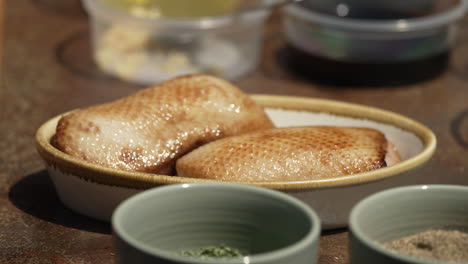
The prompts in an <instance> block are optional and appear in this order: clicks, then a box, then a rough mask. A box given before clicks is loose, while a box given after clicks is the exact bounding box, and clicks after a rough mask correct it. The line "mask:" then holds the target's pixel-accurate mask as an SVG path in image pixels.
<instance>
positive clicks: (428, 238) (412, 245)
mask: <svg viewBox="0 0 468 264" xmlns="http://www.w3.org/2000/svg"><path fill="white" fill-rule="evenodd" d="M382 245H383V246H384V247H385V248H387V249H390V250H393V251H397V252H398V253H401V254H406V255H410V256H413V257H418V258H425V259H431V260H440V261H448V262H468V233H465V232H460V231H456V230H427V231H424V232H420V233H416V234H414V235H410V236H406V237H402V238H400V239H396V240H393V241H390V242H386V243H383V244H382Z"/></svg>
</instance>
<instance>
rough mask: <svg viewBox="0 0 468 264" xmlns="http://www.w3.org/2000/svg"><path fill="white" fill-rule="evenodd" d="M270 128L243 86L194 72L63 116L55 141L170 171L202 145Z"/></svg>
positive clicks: (113, 161) (88, 156) (118, 161)
mask: <svg viewBox="0 0 468 264" xmlns="http://www.w3.org/2000/svg"><path fill="white" fill-rule="evenodd" d="M271 127H273V124H272V122H271V121H270V119H269V118H268V117H267V115H266V114H265V112H264V111H263V109H262V108H261V107H260V106H258V105H256V104H255V103H254V102H253V101H252V100H251V99H250V98H249V97H248V96H247V95H246V94H244V93H243V92H242V91H241V90H240V89H238V88H236V87H235V86H233V85H232V84H230V83H228V82H226V81H223V80H221V79H218V78H214V77H211V76H207V75H190V76H184V77H179V78H175V79H173V80H170V81H167V82H164V83H162V84H160V85H157V86H154V87H150V88H147V89H144V90H142V91H140V92H138V93H136V94H134V95H132V96H128V97H126V98H123V99H120V100H117V101H115V102H111V103H108V104H102V105H97V106H92V107H89V108H85V109H82V110H77V111H74V112H72V113H71V114H68V115H66V116H64V117H63V118H61V119H60V121H59V123H58V125H57V130H56V135H55V137H54V144H55V146H56V147H57V148H58V149H60V150H62V151H64V152H66V153H68V154H70V155H72V156H75V157H79V158H81V159H84V160H87V161H90V162H94V163H97V164H101V165H103V166H108V167H112V168H118V169H123V170H128V171H143V172H151V173H159V174H169V175H170V174H173V173H174V164H175V160H176V159H177V158H179V157H180V156H181V155H183V154H185V153H187V152H189V151H190V150H192V149H194V148H195V147H197V146H199V145H202V144H205V143H207V142H210V141H213V140H215V139H219V138H222V137H226V136H232V135H236V134H239V133H243V132H247V131H252V130H257V129H265V128H271Z"/></svg>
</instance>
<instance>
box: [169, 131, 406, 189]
mask: <svg viewBox="0 0 468 264" xmlns="http://www.w3.org/2000/svg"><path fill="white" fill-rule="evenodd" d="M388 150H389V151H392V157H393V158H394V159H396V157H398V154H397V153H393V152H394V149H389V148H388V142H387V140H386V138H385V136H384V135H383V134H382V133H381V132H379V131H377V130H374V129H370V128H354V127H333V126H317V127H287V128H273V129H267V130H262V131H255V132H251V133H248V134H244V135H239V136H233V137H229V138H224V139H220V140H217V141H214V142H211V143H209V144H206V145H204V146H201V147H199V148H197V149H195V150H194V151H192V152H190V153H189V154H187V155H185V156H183V157H182V158H180V159H179V160H178V161H177V164H176V169H177V175H178V176H183V177H192V178H205V179H214V180H223V181H248V182H269V181H300V180H312V179H327V178H333V177H338V176H344V175H350V174H355V173H359V172H365V171H370V170H374V169H378V168H381V167H385V166H387V164H386V162H385V158H386V155H387V152H388Z"/></svg>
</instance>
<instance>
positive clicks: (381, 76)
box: [278, 0, 459, 86]
mask: <svg viewBox="0 0 468 264" xmlns="http://www.w3.org/2000/svg"><path fill="white" fill-rule="evenodd" d="M331 2H334V1H332V0H331ZM343 2H344V3H346V1H340V3H339V5H343ZM377 2H379V1H376V2H375V3H374V4H372V3H369V4H368V6H366V7H362V6H361V7H360V8H355V9H353V8H352V7H349V6H346V5H344V6H342V7H341V8H342V9H343V8H344V11H343V10H341V12H342V13H340V11H339V10H340V8H339V7H338V6H334V5H333V3H330V2H328V3H327V4H326V5H327V6H321V7H317V6H316V4H315V3H316V2H315V1H304V2H302V3H301V4H300V5H301V6H302V7H304V8H306V9H312V10H314V11H316V12H317V11H318V12H320V13H322V14H325V15H329V16H334V17H345V18H349V19H360V20H374V21H375V20H379V21H382V20H393V21H396V20H399V19H412V18H420V17H423V16H427V15H430V14H434V13H440V12H444V11H447V10H448V9H450V8H452V7H453V6H454V5H456V3H458V2H459V1H458V0H444V1H437V0H434V1H432V2H433V3H432V4H430V5H427V6H424V7H421V6H419V7H418V8H415V7H413V8H408V6H406V7H405V8H404V9H400V8H394V9H392V8H381V7H379V5H378V3H377ZM430 2H431V1H428V3H430ZM322 3H323V1H322ZM337 3H338V2H337ZM401 6H402V5H401V4H400V7H401ZM403 6H404V5H403ZM343 12H344V13H343ZM278 55H279V57H278V59H279V62H280V64H281V65H282V66H284V67H285V68H286V69H287V70H289V71H291V72H292V73H295V74H297V75H299V76H300V77H303V78H305V79H308V80H313V81H317V82H320V83H325V84H330V85H339V86H389V85H392V86H393V85H407V84H412V83H417V82H421V81H426V80H430V79H433V78H435V77H437V76H438V75H439V74H441V73H442V72H444V71H445V69H446V68H447V65H448V63H449V59H450V50H448V49H447V50H444V51H438V52H435V53H432V54H429V55H427V56H420V57H418V58H411V59H407V60H398V61H387V62H379V61H375V62H374V61H372V62H367V61H365V62H360V61H352V60H337V59H332V58H328V57H324V56H320V55H317V54H313V53H310V52H307V51H305V50H302V49H300V48H298V47H297V46H295V45H294V44H293V43H286V46H285V48H284V49H283V50H281V51H280V53H279V54H278ZM389 56H391V55H389Z"/></svg>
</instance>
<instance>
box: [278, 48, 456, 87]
mask: <svg viewBox="0 0 468 264" xmlns="http://www.w3.org/2000/svg"><path fill="white" fill-rule="evenodd" d="M278 58H279V60H280V64H281V65H282V66H284V67H285V68H286V69H287V70H288V71H290V72H292V73H293V74H296V75H298V76H299V77H301V78H304V79H307V80H310V81H316V82H319V83H323V84H329V85H337V86H395V85H408V84H413V83H417V82H422V81H426V80H430V79H433V78H435V77H437V76H438V75H439V74H441V73H442V72H444V71H445V69H446V68H447V65H448V62H449V58H450V54H449V52H448V51H447V52H443V53H440V54H436V55H433V56H430V57H426V58H422V59H417V60H412V61H405V62H395V63H356V62H346V61H338V60H332V59H328V58H323V57H319V56H315V55H311V54H309V53H307V52H305V51H302V50H300V49H298V48H295V47H294V46H293V45H290V44H287V45H286V48H285V49H284V50H282V51H280V54H279V57H278Z"/></svg>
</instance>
